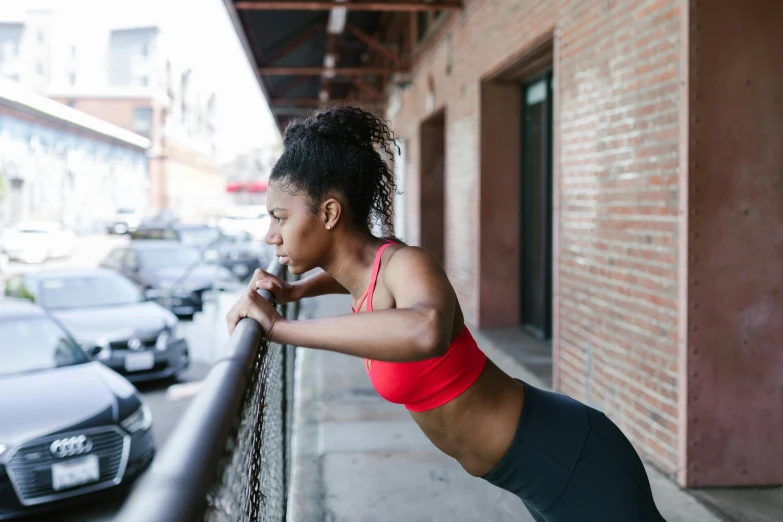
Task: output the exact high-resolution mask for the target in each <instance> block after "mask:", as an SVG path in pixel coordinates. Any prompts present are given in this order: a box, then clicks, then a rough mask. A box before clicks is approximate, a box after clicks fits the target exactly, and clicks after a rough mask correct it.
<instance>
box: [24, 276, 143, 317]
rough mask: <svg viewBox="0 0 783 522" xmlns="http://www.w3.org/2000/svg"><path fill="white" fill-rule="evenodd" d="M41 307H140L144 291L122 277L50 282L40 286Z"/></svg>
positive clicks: (47, 280)
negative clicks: (131, 305) (133, 305)
mask: <svg viewBox="0 0 783 522" xmlns="http://www.w3.org/2000/svg"><path fill="white" fill-rule="evenodd" d="M38 300H39V303H40V304H41V306H43V307H45V308H50V309H57V310H64V309H71V308H99V307H104V306H122V305H129V304H134V303H140V302H142V301H143V300H144V298H143V296H142V294H141V291H140V290H139V289H138V288H136V286H135V285H134V284H133V283H131V282H130V281H129V280H128V279H125V278H124V277H122V276H120V275H94V276H91V275H86V276H69V277H57V278H47V279H44V280H42V281H41V283H40V285H39V297H38Z"/></svg>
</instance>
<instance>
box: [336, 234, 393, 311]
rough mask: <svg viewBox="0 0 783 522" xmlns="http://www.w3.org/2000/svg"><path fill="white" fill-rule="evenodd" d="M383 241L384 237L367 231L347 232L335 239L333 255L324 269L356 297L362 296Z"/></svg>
mask: <svg viewBox="0 0 783 522" xmlns="http://www.w3.org/2000/svg"><path fill="white" fill-rule="evenodd" d="M382 243H383V240H382V239H378V238H377V237H375V236H372V235H371V234H368V233H366V232H358V233H356V232H354V233H349V232H346V233H344V234H343V235H342V237H340V238H339V239H338V241H335V246H334V248H333V250H332V255H331V256H330V259H329V260H328V261H327V262H326V263H325V264H324V266H323V269H324V270H325V271H326V272H328V273H329V275H331V276H332V277H334V278H335V280H336V281H337V282H338V283H340V284H341V285H342V286H343V288H345V289H346V290H348V291H349V292H350V293H351V295H352V296H353V298H354V299H357V298H360V297H361V296H362V294H364V291H365V289H366V288H367V285H368V284H370V276H371V274H370V272H371V271H372V266H373V263H374V262H375V254H376V253H377V252H378V248H379V247H380V246H381V244H382Z"/></svg>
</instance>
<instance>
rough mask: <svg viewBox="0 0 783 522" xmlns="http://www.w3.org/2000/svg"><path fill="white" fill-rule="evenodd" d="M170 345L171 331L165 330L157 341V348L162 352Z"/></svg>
mask: <svg viewBox="0 0 783 522" xmlns="http://www.w3.org/2000/svg"><path fill="white" fill-rule="evenodd" d="M168 347H169V332H167V331H166V330H163V331H162V332H160V335H158V339H157V340H156V341H155V348H156V349H158V350H160V351H161V352H162V351H163V350H165V349H166V348H168Z"/></svg>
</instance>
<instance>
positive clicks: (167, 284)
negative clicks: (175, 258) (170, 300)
mask: <svg viewBox="0 0 783 522" xmlns="http://www.w3.org/2000/svg"><path fill="white" fill-rule="evenodd" d="M173 287H174V282H173V281H167V280H163V281H159V282H158V288H160V289H161V290H171V289H172V288H173Z"/></svg>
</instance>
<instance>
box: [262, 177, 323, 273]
mask: <svg viewBox="0 0 783 522" xmlns="http://www.w3.org/2000/svg"><path fill="white" fill-rule="evenodd" d="M286 189H287V187H285V185H284V184H282V183H280V182H279V181H273V182H272V183H270V184H269V188H268V189H267V193H266V206H267V209H268V211H269V215H270V217H271V218H272V222H271V224H270V225H269V231H268V232H267V234H266V243H267V244H268V245H274V246H275V253H276V254H277V256H278V257H279V259H280V263H281V264H284V265H287V266H288V269H289V270H290V272H291V273H292V274H303V273H305V272H307V271H308V270H312V269H313V268H316V267H317V266H319V261H320V260H321V258H322V256H323V253H324V251H325V249H326V246H327V245H326V234H325V232H326V227H325V225H324V223H323V219H322V217H321V216H318V215H313V214H312V212H311V210H310V206H309V204H308V203H309V200H308V199H307V196H306V195H305V194H301V193H297V194H293V193H292V191H291V190H286Z"/></svg>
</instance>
